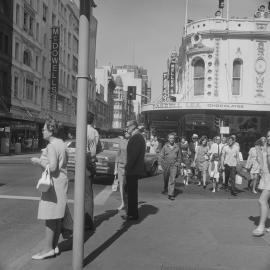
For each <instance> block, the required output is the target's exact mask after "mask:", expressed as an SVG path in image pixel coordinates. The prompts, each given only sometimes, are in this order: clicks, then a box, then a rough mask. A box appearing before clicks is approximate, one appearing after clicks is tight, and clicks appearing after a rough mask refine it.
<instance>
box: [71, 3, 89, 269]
mask: <svg viewBox="0 0 270 270" xmlns="http://www.w3.org/2000/svg"><path fill="white" fill-rule="evenodd" d="M91 2H92V1H91ZM91 2H90V0H81V1H80V22H79V61H78V76H77V79H78V83H77V85H78V91H77V93H78V96H77V121H76V164H75V190H74V232H73V260H72V267H73V270H81V269H82V267H83V258H84V194H85V192H84V191H85V177H86V176H85V167H86V164H85V162H86V130H87V100H88V98H87V89H88V83H89V82H88V81H89V63H88V61H89V32H90V14H91V9H92V5H91Z"/></svg>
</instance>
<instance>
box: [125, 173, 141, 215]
mask: <svg viewBox="0 0 270 270" xmlns="http://www.w3.org/2000/svg"><path fill="white" fill-rule="evenodd" d="M139 178H140V177H139V175H127V177H126V181H127V194H128V205H127V206H128V207H127V208H128V209H127V215H128V216H131V217H133V218H135V219H137V218H138V217H139V212H138V180H139Z"/></svg>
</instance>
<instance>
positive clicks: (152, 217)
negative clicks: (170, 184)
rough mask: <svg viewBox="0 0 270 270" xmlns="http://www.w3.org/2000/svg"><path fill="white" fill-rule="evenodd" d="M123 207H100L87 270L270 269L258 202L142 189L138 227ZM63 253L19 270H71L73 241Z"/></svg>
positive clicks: (269, 238) (89, 238)
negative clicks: (257, 232)
mask: <svg viewBox="0 0 270 270" xmlns="http://www.w3.org/2000/svg"><path fill="white" fill-rule="evenodd" d="M154 181H155V179H153V180H150V183H146V184H145V185H149V184H153V182H154ZM114 194H115V193H114ZM118 195H119V194H117V196H118ZM118 205H119V198H118V197H117V198H116V195H114V196H112V197H110V198H109V199H108V200H107V202H106V204H105V205H104V206H102V207H96V209H95V222H96V230H95V232H94V233H86V235H85V246H84V248H85V250H84V269H89V270H90V269H91V270H179V269H181V270H195V269H196V270H269V269H270V247H269V244H270V234H266V235H265V236H263V237H261V238H256V237H253V236H252V235H251V232H252V230H253V229H254V228H255V224H257V223H258V220H259V217H258V214H259V208H258V205H257V202H256V200H255V199H206V198H204V199H192V198H190V199H188V198H185V199H182V198H181V195H179V196H178V197H177V198H176V200H175V201H173V202H172V201H169V200H168V199H167V198H166V197H165V196H162V195H161V194H156V195H155V197H151V195H150V193H145V192H144V184H142V185H140V210H139V213H140V219H139V221H137V222H124V221H123V220H122V218H121V215H120V213H119V212H118V211H116V210H115V209H116V207H117V206H118ZM121 214H123V213H121ZM268 225H270V223H269V224H268ZM43 229H44V228H42V226H41V228H40V232H41V236H42V233H43ZM22 247H23V245H22ZM60 249H61V250H62V253H61V255H60V256H57V257H56V258H53V259H47V260H44V261H31V259H29V258H28V261H27V262H26V263H25V264H24V266H23V267H21V268H19V269H21V270H49V269H65V270H71V269H72V251H71V241H62V243H61V244H60ZM29 257H30V254H29ZM14 269H16V268H13V269H12V270H14ZM8 270H9V269H8Z"/></svg>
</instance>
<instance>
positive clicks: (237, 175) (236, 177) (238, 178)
mask: <svg viewBox="0 0 270 270" xmlns="http://www.w3.org/2000/svg"><path fill="white" fill-rule="evenodd" d="M242 180H243V178H242V176H240V175H239V174H236V176H235V184H237V185H242Z"/></svg>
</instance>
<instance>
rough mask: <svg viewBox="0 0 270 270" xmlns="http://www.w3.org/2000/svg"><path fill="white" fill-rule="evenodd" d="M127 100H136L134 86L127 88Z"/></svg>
mask: <svg viewBox="0 0 270 270" xmlns="http://www.w3.org/2000/svg"><path fill="white" fill-rule="evenodd" d="M127 98H128V99H129V100H135V99H136V86H128V90H127Z"/></svg>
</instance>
